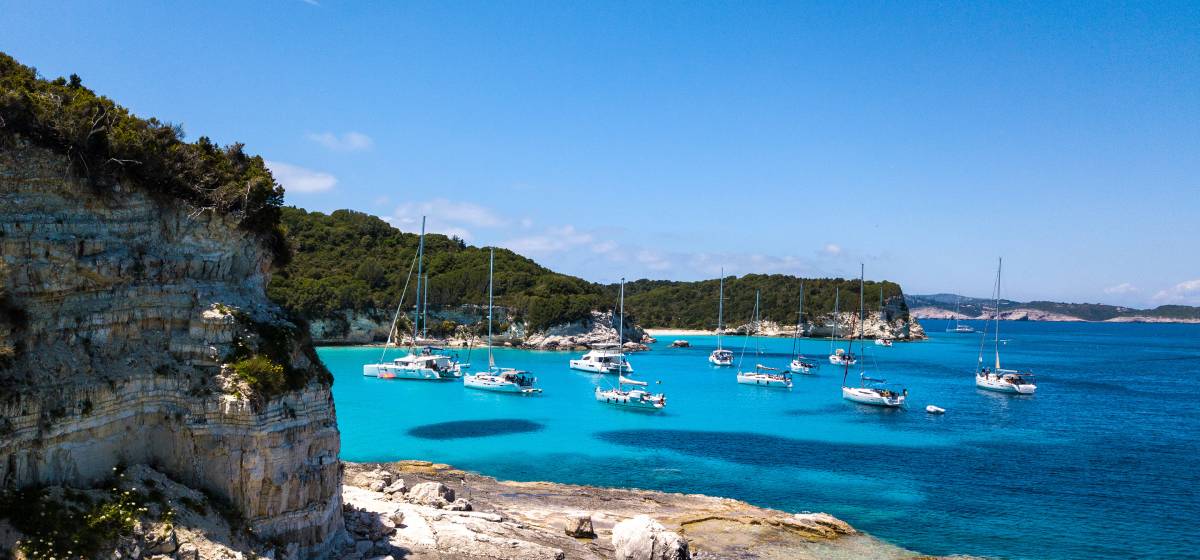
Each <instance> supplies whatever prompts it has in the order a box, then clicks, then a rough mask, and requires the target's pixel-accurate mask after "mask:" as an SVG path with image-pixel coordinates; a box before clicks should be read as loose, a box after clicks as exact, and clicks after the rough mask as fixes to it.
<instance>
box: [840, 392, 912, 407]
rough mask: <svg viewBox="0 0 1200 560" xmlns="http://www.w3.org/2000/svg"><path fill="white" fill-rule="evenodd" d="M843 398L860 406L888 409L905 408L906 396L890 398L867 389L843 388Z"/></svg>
mask: <svg viewBox="0 0 1200 560" xmlns="http://www.w3.org/2000/svg"><path fill="white" fill-rule="evenodd" d="M842 398H843V399H846V400H848V401H852V402H856V403H859V404H866V405H871V406H882V407H886V408H899V407H901V406H904V395H894V396H888V395H884V394H881V393H880V392H879V391H877V390H875V389H870V388H867V387H842Z"/></svg>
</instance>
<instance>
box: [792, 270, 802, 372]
mask: <svg viewBox="0 0 1200 560" xmlns="http://www.w3.org/2000/svg"><path fill="white" fill-rule="evenodd" d="M802 324H804V279H803V278H801V279H800V311H798V312H797V313H796V336H795V338H793V339H792V359H793V360H795V359H796V355H797V354H799V351H798V350H799V346H800V325H802Z"/></svg>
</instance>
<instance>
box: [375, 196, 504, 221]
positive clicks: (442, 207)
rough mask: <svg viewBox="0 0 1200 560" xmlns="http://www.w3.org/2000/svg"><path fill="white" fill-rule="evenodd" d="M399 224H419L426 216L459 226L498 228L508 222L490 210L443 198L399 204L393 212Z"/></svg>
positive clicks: (432, 219) (471, 203)
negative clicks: (422, 217)
mask: <svg viewBox="0 0 1200 560" xmlns="http://www.w3.org/2000/svg"><path fill="white" fill-rule="evenodd" d="M394 214H395V216H396V218H397V219H398V220H399V223H401V224H406V225H409V224H418V225H419V224H420V223H421V216H428V217H429V218H430V221H435V220H436V221H438V222H441V223H444V224H459V225H463V226H474V227H498V226H503V225H507V224H508V221H507V220H505V219H504V218H501V217H500V216H498V215H496V213H495V212H492V211H491V209H489V208H486V207H484V206H480V205H478V204H475V203H473V202H456V201H453V200H447V199H445V198H435V199H433V200H427V201H425V202H407V203H404V204H401V205H400V206H399V207H398V208H396V211H395V212H394Z"/></svg>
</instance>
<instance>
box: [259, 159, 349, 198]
mask: <svg viewBox="0 0 1200 560" xmlns="http://www.w3.org/2000/svg"><path fill="white" fill-rule="evenodd" d="M266 164H267V169H270V170H271V174H272V175H274V176H275V180H276V181H279V184H280V185H283V188H285V189H287V190H289V191H291V192H299V193H318V192H325V191H327V190H329V189H332V188H333V187H334V186H335V185H337V182H338V180H337V177H334V176H333V175H330V174H329V173H325V172H323V171H313V170H312V169H307V168H304V167H300V166H299V165H292V164H290V163H283V162H281V161H271V160H266Z"/></svg>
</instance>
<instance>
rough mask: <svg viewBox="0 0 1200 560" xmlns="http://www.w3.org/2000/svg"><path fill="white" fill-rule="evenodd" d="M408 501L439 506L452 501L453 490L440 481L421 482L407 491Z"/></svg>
mask: <svg viewBox="0 0 1200 560" xmlns="http://www.w3.org/2000/svg"><path fill="white" fill-rule="evenodd" d="M408 501H410V502H412V503H414V504H420V505H424V506H433V507H438V508H440V507H443V506H445V505H446V504H449V503H451V502H453V501H454V490H451V489H450V487H448V486H446V485H445V484H442V483H441V482H422V483H420V484H418V485H416V486H413V487H412V490H409V491H408Z"/></svg>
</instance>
